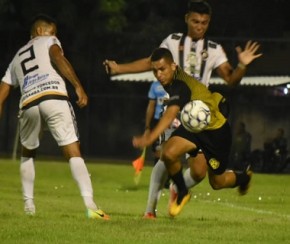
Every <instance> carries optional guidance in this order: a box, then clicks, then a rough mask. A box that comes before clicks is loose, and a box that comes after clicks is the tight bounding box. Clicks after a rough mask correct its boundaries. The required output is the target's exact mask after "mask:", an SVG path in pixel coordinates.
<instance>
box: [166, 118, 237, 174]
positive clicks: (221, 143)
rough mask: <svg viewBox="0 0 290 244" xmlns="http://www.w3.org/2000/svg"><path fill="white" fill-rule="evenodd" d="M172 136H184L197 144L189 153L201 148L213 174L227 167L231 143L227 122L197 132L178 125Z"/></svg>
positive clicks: (221, 171)
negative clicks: (218, 126) (212, 128)
mask: <svg viewBox="0 0 290 244" xmlns="http://www.w3.org/2000/svg"><path fill="white" fill-rule="evenodd" d="M173 136H179V137H182V138H185V139H187V140H188V141H191V142H193V143H194V144H195V145H196V146H197V149H196V150H194V151H191V152H190V154H191V155H193V154H192V153H194V152H195V153H197V152H198V150H199V149H201V150H202V152H203V153H204V156H205V158H206V161H207V164H208V166H209V167H210V168H211V169H212V171H213V172H214V174H216V175H219V174H222V173H223V172H224V171H225V170H226V169H227V166H228V164H229V155H230V150H231V144H232V134H231V129H230V126H229V124H228V122H226V123H225V124H224V125H223V126H222V127H221V128H219V129H215V130H204V131H202V132H199V133H192V132H189V131H187V130H186V129H185V128H184V127H183V126H182V125H180V126H179V127H178V128H177V129H176V130H175V131H174V132H173V133H172V135H171V137H173Z"/></svg>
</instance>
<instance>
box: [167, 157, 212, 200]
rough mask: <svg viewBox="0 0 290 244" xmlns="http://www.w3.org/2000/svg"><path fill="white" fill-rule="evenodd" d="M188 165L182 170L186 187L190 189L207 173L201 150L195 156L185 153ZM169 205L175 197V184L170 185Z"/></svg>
mask: <svg viewBox="0 0 290 244" xmlns="http://www.w3.org/2000/svg"><path fill="white" fill-rule="evenodd" d="M186 157H187V162H188V165H189V167H188V168H187V169H186V170H185V171H184V173H183V178H184V182H185V185H186V187H187V189H190V188H192V187H194V186H196V185H197V184H199V183H200V182H201V181H202V180H203V179H204V178H205V177H206V173H207V168H208V167H207V163H206V159H205V157H204V154H203V153H202V152H198V153H197V154H196V155H195V156H193V155H189V154H187V155H186ZM169 192H170V196H169V205H171V203H172V202H173V201H174V200H175V198H176V197H177V187H176V185H175V184H173V183H172V184H171V185H170V191H169Z"/></svg>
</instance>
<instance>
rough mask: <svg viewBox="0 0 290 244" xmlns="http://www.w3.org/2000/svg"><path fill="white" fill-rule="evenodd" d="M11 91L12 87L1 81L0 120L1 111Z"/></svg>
mask: <svg viewBox="0 0 290 244" xmlns="http://www.w3.org/2000/svg"><path fill="white" fill-rule="evenodd" d="M11 89H12V86H10V85H8V84H6V83H5V82H3V81H2V82H1V83H0V118H1V116H2V111H3V107H4V104H5V101H6V99H7V97H8V95H9V93H10V91H11Z"/></svg>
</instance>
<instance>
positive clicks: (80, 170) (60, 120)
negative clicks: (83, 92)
mask: <svg viewBox="0 0 290 244" xmlns="http://www.w3.org/2000/svg"><path fill="white" fill-rule="evenodd" d="M41 113H42V116H43V118H44V120H45V121H46V122H47V125H48V128H49V129H50V132H51V133H52V135H53V137H54V139H55V140H56V141H57V143H58V145H59V146H60V147H61V148H62V151H63V154H64V157H65V158H66V159H67V160H68V162H69V165H70V169H71V172H72V175H73V178H74V179H75V181H76V182H77V184H78V187H79V189H80V192H81V196H82V198H83V201H84V204H85V206H86V208H87V213H88V216H89V217H92V218H100V219H108V218H109V217H108V216H107V215H106V214H104V212H103V211H101V210H100V209H98V207H97V205H96V203H95V202H94V200H93V187H92V182H91V178H90V175H89V172H88V170H87V167H86V165H85V161H84V159H83V158H82V156H81V151H80V145H79V141H78V131H77V127H76V125H77V123H76V120H75V115H74V112H73V109H72V107H71V105H70V103H68V102H67V101H61V100H48V101H45V102H43V103H41Z"/></svg>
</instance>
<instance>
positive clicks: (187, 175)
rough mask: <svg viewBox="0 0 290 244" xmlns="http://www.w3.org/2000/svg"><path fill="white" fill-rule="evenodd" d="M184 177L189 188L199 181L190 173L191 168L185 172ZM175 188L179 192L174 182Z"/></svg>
mask: <svg viewBox="0 0 290 244" xmlns="http://www.w3.org/2000/svg"><path fill="white" fill-rule="evenodd" d="M183 179H184V182H185V186H186V188H187V189H190V188H192V187H194V186H196V185H197V184H198V183H199V182H196V181H195V180H194V179H193V178H192V177H191V174H190V168H188V169H186V170H185V171H184V173H183ZM173 188H174V191H175V192H178V189H177V186H176V185H175V184H173Z"/></svg>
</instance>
